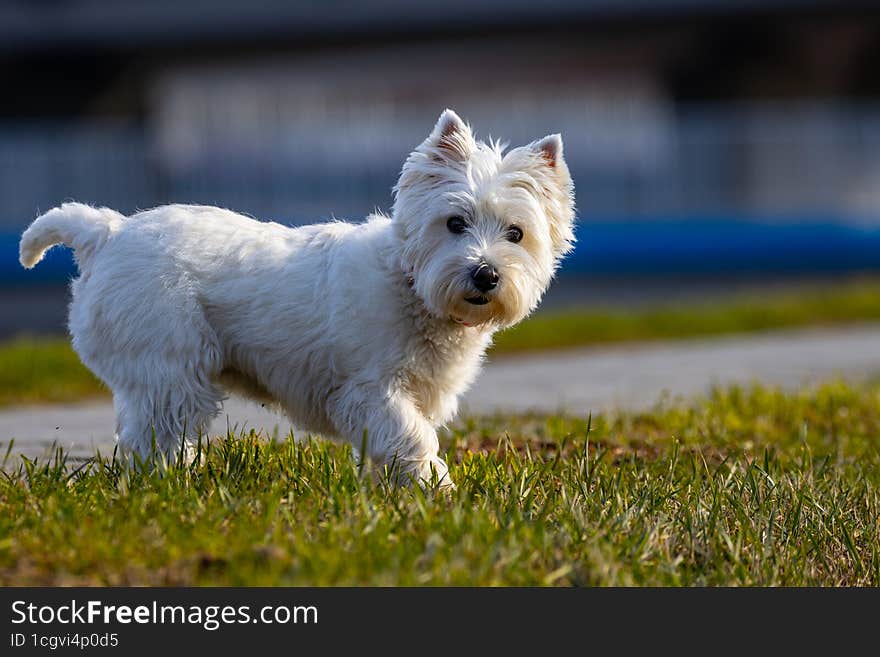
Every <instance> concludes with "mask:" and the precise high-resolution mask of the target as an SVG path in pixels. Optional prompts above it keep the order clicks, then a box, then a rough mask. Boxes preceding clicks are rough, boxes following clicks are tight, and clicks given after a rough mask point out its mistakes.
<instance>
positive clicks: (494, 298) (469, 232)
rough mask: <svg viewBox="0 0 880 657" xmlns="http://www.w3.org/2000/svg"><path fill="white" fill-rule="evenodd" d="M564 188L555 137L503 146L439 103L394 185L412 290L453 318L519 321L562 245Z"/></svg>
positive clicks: (567, 230)
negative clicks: (479, 136)
mask: <svg viewBox="0 0 880 657" xmlns="http://www.w3.org/2000/svg"><path fill="white" fill-rule="evenodd" d="M573 194H574V189H573V185H572V181H571V176H570V175H569V173H568V167H567V166H566V164H565V160H564V159H563V157H562V139H561V138H560V136H559V135H551V136H549V137H544V138H543V139H539V140H538V141H535V142H532V143H531V144H529V145H527V146H521V147H519V148H514V149H512V150H509V151H507V152H505V151H504V147H503V146H502V145H500V144H498V143H491V144H486V143H483V142H478V141H476V140H475V139H474V136H473V134H472V133H471V130H470V128H469V127H468V126H467V125H466V124H465V123H464V122H463V121H462V120H461V119H460V118H459V117H458V116H457V115H456V114H455V112H453V111H452V110H446V111H445V112H443V114H441V115H440V119H439V120H438V121H437V125H436V126H435V127H434V130H433V132H432V133H431V134H430V136H429V137H428V138H427V139H426V140H425V141H424V142H423V143H422V144H421V145H420V146H419V147H418V148H416V150H415V151H413V152H412V153H411V154H410V156H409V158H407V160H406V163H405V164H404V165H403V171H402V172H401V174H400V180H399V181H398V183H397V186H396V187H395V202H394V224H395V229H396V230H397V234H398V236H399V237H400V239H401V240H402V242H403V249H402V258H403V262H402V265H403V267H404V269H405V270H407V271H408V272H410V276H411V278H412V281H413V288H414V289H415V291H416V294H418V295H419V297H420V298H421V299H422V300H423V301H424V303H425V304H426V306H427V307H428V309H429V310H430V311H431V312H432V313H434V314H436V315H439V316H448V317H450V318H452V319H453V320H456V321H459V322H462V323H466V324H470V325H484V324H492V325H494V326H495V327H498V328H503V327H506V326H511V325H513V324H515V323H516V322H518V321H520V320H521V319H523V318H524V317H526V316H527V315H528V314H529V313H530V312H531V311H532V310H533V309H534V308H535V306H537V305H538V302H539V301H540V300H541V296H542V295H543V294H544V291H545V290H546V289H547V286H548V285H549V284H550V280H551V279H552V278H553V273H554V272H555V270H556V268H557V266H558V265H559V262H560V260H561V259H562V256H563V255H565V254H566V253H568V252H569V251H570V250H571V248H572V245H573V243H574V231H573V222H574V197H573Z"/></svg>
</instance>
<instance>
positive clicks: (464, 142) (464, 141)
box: [422, 109, 476, 162]
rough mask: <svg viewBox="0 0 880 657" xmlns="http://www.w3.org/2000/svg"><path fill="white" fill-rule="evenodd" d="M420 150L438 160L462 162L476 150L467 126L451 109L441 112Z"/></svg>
mask: <svg viewBox="0 0 880 657" xmlns="http://www.w3.org/2000/svg"><path fill="white" fill-rule="evenodd" d="M422 148H423V149H425V150H426V151H428V152H430V153H432V154H433V155H435V156H437V157H438V158H439V159H444V160H452V161H453V162H464V161H465V160H467V159H468V157H470V155H471V153H473V151H474V149H475V148H476V144H475V143H474V135H473V133H471V129H470V128H469V127H468V125H467V124H466V123H465V122H464V121H462V120H461V117H459V116H458V114H456V113H455V112H453V111H452V110H451V109H446V110H443V113H442V114H441V115H440V118H439V119H437V124H436V125H435V126H434V130H433V131H432V132H431V134H430V136H429V137H428V138H427V139H426V140H425V141H424V143H423V144H422Z"/></svg>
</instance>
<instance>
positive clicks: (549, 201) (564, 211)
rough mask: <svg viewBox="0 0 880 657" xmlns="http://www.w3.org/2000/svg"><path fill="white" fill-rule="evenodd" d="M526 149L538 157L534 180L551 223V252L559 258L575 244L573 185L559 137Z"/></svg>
mask: <svg viewBox="0 0 880 657" xmlns="http://www.w3.org/2000/svg"><path fill="white" fill-rule="evenodd" d="M528 148H529V150H531V151H532V152H533V153H537V154H538V155H540V156H541V157H540V160H538V162H539V164H538V165H537V166H538V168H539V169H540V171H538V172H536V173H537V174H538V175H537V176H536V179H537V181H538V182H539V186H540V188H541V189H542V190H543V193H542V194H541V200H542V201H543V204H544V209H545V212H546V214H547V219H548V221H549V222H550V239H551V241H552V243H553V251H554V254H555V255H556V257H557V258H559V257H561V256H563V255H564V254H566V253H568V252H569V251H571V249H572V248H573V246H574V242H575V237H574V218H575V209H574V183H573V182H572V180H571V174H570V173H569V171H568V166H567V165H566V163H565V158H564V157H563V155H562V136H561V135H558V134H556V135H547V136H546V137H544V138H543V139H538V140H537V141H533V142H532V143H531V144H529V145H528ZM545 165H546V166H545Z"/></svg>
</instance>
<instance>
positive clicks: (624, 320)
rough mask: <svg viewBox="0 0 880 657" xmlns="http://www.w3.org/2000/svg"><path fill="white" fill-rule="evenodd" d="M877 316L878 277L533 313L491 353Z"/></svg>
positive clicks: (501, 338)
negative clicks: (628, 306) (704, 298)
mask: <svg viewBox="0 0 880 657" xmlns="http://www.w3.org/2000/svg"><path fill="white" fill-rule="evenodd" d="M878 319H880V281H877V280H871V279H855V280H849V281H843V282H841V283H839V284H837V285H834V286H828V285H819V286H814V287H810V288H807V289H804V290H800V291H789V292H779V293H773V294H767V295H765V296H760V297H756V296H743V297H739V298H734V299H730V300H726V301H723V302H720V303H712V304H708V303H702V304H684V305H673V306H663V307H656V308H643V309H638V310H636V311H634V312H627V311H621V310H618V311H614V310H604V309H598V310H595V311H582V310H577V311H572V312H567V313H558V314H549V313H548V314H542V313H538V314H536V315H535V316H534V317H532V318H531V319H529V320H527V321H525V322H523V323H521V324H519V325H517V326H515V327H514V328H512V329H510V330H508V331H505V332H503V333H500V334H498V336H497V337H496V340H495V347H494V350H495V353H516V352H522V351H533V350H540V349H559V348H564V347H578V346H586V345H597V344H608V343H615V342H629V341H636V340H657V339H670V338H686V337H698V336H709V335H722V334H729V333H747V332H752V331H763V330H769V329H780V328H793V327H803V326H829V325H836V324H845V323H852V322H859V321H866V320H878Z"/></svg>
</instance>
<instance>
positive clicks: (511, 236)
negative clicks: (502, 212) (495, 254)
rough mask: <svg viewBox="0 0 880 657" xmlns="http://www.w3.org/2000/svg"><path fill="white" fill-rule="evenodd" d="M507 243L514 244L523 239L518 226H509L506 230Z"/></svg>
mask: <svg viewBox="0 0 880 657" xmlns="http://www.w3.org/2000/svg"><path fill="white" fill-rule="evenodd" d="M506 237H507V241H508V242H513V243H514V244H516V243H517V242H519V241H520V240H521V239H522V238H523V232H522V228H520V227H519V226H511V227H510V228H508V229H507V235H506Z"/></svg>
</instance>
